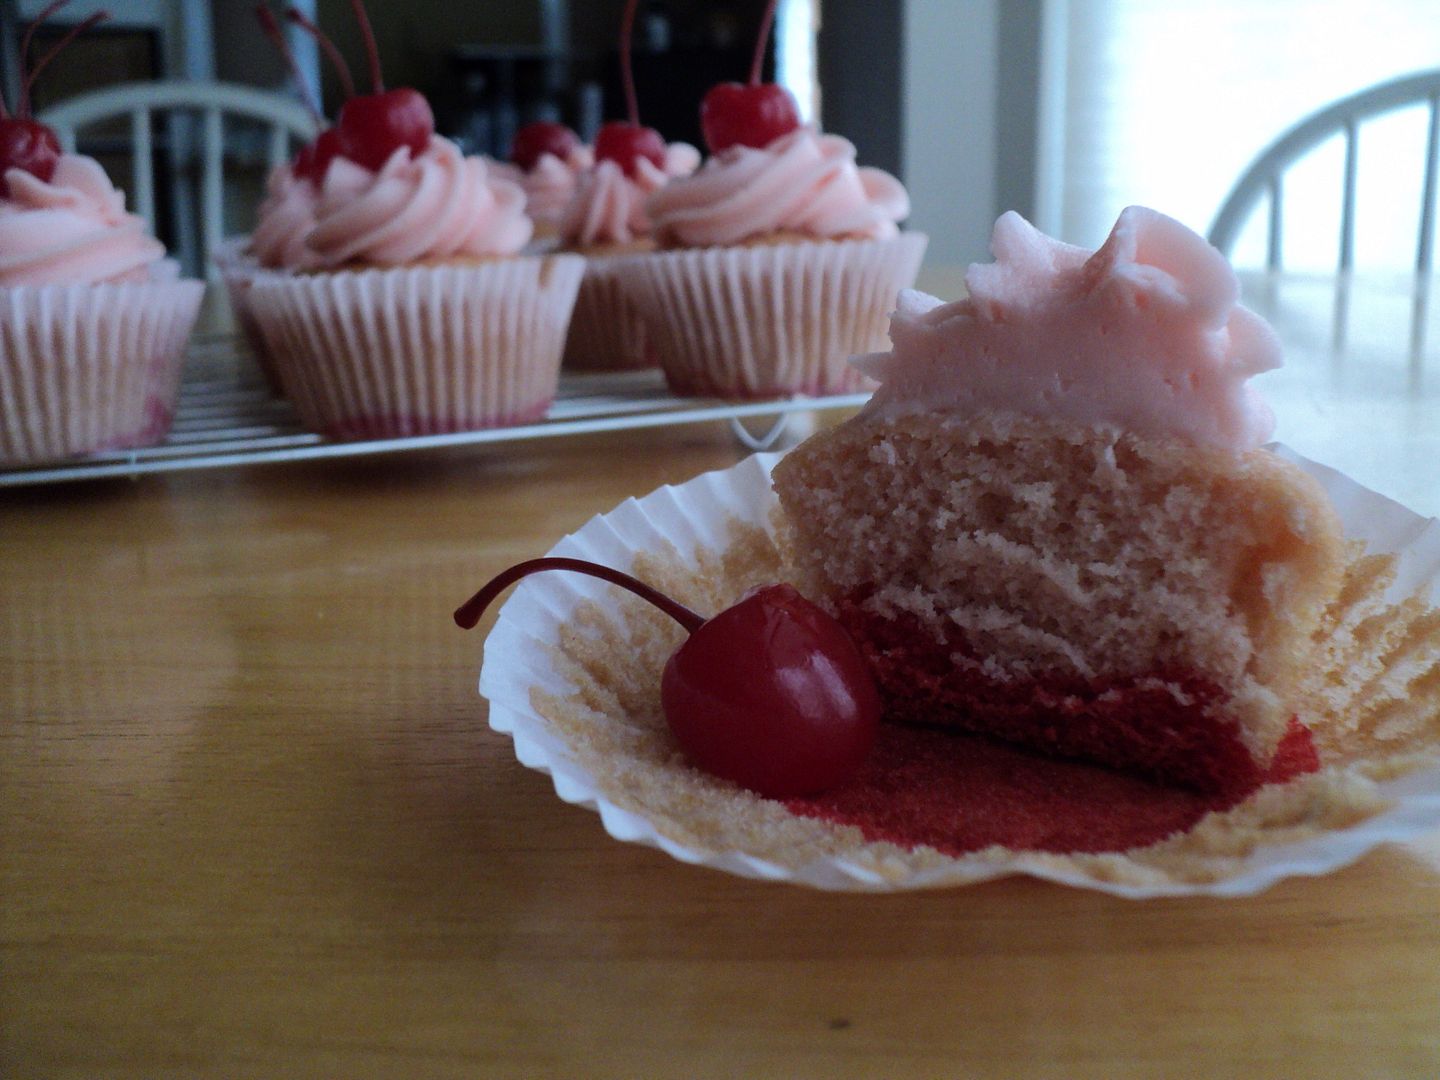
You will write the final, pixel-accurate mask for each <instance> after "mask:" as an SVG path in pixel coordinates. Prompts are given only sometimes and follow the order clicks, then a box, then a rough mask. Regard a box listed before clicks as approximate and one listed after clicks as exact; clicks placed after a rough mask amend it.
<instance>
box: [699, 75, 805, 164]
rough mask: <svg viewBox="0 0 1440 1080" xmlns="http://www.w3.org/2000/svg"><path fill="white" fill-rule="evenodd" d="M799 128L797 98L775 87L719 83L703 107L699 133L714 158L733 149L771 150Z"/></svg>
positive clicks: (701, 104) (768, 84) (705, 99)
mask: <svg viewBox="0 0 1440 1080" xmlns="http://www.w3.org/2000/svg"><path fill="white" fill-rule="evenodd" d="M799 126H800V107H799V106H798V105H797V104H796V103H795V97H794V95H792V94H791V93H790V91H789V90H786V89H785V88H784V87H783V86H780V85H778V84H776V83H755V84H751V85H746V84H744V83H734V82H731V83H720V84H719V85H718V86H712V87H711V88H710V90H709V91H708V92H707V93H706V95H705V97H704V99H703V100H702V101H701V103H700V130H701V131H702V132H703V133H704V135H705V145H706V146H708V147H709V148H710V152H711V153H712V154H718V153H719V152H720V151H722V150H726V149H728V148H729V147H732V146H753V147H754V148H756V149H757V150H759V149H763V148H764V147H766V146H769V145H770V144H771V143H772V142H774V141H775V140H776V139H778V138H780V136H782V135H788V134H790V132H792V131H794V130H795V129H797V128H798V127H799Z"/></svg>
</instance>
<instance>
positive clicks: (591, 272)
mask: <svg viewBox="0 0 1440 1080" xmlns="http://www.w3.org/2000/svg"><path fill="white" fill-rule="evenodd" d="M644 257H645V256H634V255H599V256H597V255H587V256H586V257H585V277H584V278H583V279H582V280H581V282H580V292H579V294H578V295H577V296H576V298H575V312H574V314H573V315H572V316H571V317H570V333H569V336H568V337H567V338H566V339H565V367H566V368H569V369H570V370H572V371H635V370H638V369H641V368H651V367H654V366H655V364H656V357H655V347H654V343H653V335H651V334H650V332H649V330H648V328H647V326H646V324H645V319H644V318H643V317H642V316H641V314H640V309H639V308H638V307H636V305H635V302H634V301H633V300H631V299H630V297H629V294H628V293H627V292H626V291H625V288H624V286H623V284H622V282H621V278H620V273H619V267H620V266H621V265H622V264H623V260H626V259H632V258H644Z"/></svg>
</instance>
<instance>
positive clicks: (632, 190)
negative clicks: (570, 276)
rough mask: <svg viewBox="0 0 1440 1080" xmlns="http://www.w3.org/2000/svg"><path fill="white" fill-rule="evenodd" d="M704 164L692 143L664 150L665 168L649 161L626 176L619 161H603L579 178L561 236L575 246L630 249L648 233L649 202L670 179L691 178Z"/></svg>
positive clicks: (639, 164)
mask: <svg viewBox="0 0 1440 1080" xmlns="http://www.w3.org/2000/svg"><path fill="white" fill-rule="evenodd" d="M699 164H700V151H699V150H696V149H695V147H693V146H691V145H690V144H689V143H671V144H670V145H669V146H667V147H666V148H665V167H664V168H663V169H660V168H656V166H655V165H654V164H653V163H652V162H651V161H650V160H649V159H648V158H643V157H642V158H640V159H638V160H637V161H636V163H635V175H634V176H633V177H632V176H626V175H625V170H624V169H622V168H621V167H620V166H619V165H618V164H617V163H616V162H613V161H601V162H598V163H597V164H596V165H595V167H594V168H592V169H588V170H586V171H585V172H583V173H581V174H580V178H579V180H577V181H576V185H575V194H574V196H573V197H572V198H571V199H570V202H569V204H568V205H567V206H566V208H565V213H564V215H563V216H562V217H561V219H560V237H561V239H562V240H564V241H565V243H567V244H569V245H571V246H573V247H590V246H593V245H596V244H629V243H632V242H633V241H635V240H639V239H642V238H644V237H646V236H648V235H649V234H650V217H649V215H648V214H646V212H645V201H646V199H648V198H649V197H650V196H651V195H652V194H654V193H655V192H657V191H659V190H660V189H661V188H662V187H664V186H665V185H666V183H668V182H669V181H670V180H672V179H674V178H676V177H681V176H689V175H690V174H691V173H693V172H694V171H695V169H696V167H697V166H698V165H699Z"/></svg>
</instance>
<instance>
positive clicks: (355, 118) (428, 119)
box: [335, 86, 435, 171]
mask: <svg viewBox="0 0 1440 1080" xmlns="http://www.w3.org/2000/svg"><path fill="white" fill-rule="evenodd" d="M335 127H336V130H337V131H338V132H339V141H340V153H342V154H344V155H345V156H346V157H347V158H349V159H350V160H351V161H354V162H357V163H359V164H361V165H363V166H365V168H367V169H370V170H371V171H374V170H376V169H379V168H380V166H381V165H384V164H385V162H386V161H387V160H388V159H389V157H390V155H391V154H393V153H394V152H395V151H396V150H398V149H399V148H400V147H402V146H408V147H409V148H410V154H411V156H412V157H418V156H419V155H421V154H423V153H424V152H425V148H426V147H428V146H429V145H430V137H431V136H432V135H434V134H435V114H434V113H433V112H431V111H430V103H429V102H428V101H426V100H425V98H424V95H422V94H421V93H420V92H419V91H418V90H412V89H410V88H409V87H405V86H402V87H398V88H397V89H394V90H385V91H383V92H381V93H376V94H364V95H361V96H359V97H352V98H351V99H350V100H349V101H347V102H345V104H344V105H342V106H341V107H340V116H339V117H338V119H337V120H336V122H335Z"/></svg>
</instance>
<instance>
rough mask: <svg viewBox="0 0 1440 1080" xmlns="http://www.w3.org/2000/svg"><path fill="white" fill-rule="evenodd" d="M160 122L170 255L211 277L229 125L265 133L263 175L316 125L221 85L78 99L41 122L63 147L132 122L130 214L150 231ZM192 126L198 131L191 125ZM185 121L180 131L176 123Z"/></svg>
mask: <svg viewBox="0 0 1440 1080" xmlns="http://www.w3.org/2000/svg"><path fill="white" fill-rule="evenodd" d="M157 114H159V115H162V116H163V117H165V120H166V127H165V138H164V143H163V148H164V149H165V150H166V155H165V160H168V162H169V167H170V172H171V181H172V182H171V189H172V190H173V191H174V193H175V198H174V205H175V215H174V216H175V225H176V231H177V236H176V250H175V252H174V254H175V255H176V256H177V257H178V258H179V259H180V261H181V263H182V265H184V266H186V267H187V268H188V269H189V270H191V271H192V272H196V271H198V272H203V273H206V274H207V275H208V276H211V277H212V278H213V277H214V276H215V270H214V267H213V266H212V265H211V261H210V255H211V253H212V252H214V250H215V249H216V247H217V246H218V245H219V244H220V241H221V240H222V239H224V213H223V211H224V170H225V161H226V157H227V139H226V135H227V133H226V123H225V120H226V118H227V117H237V118H244V119H246V120H249V121H251V122H258V123H259V124H260V125H261V126H262V127H264V129H265V130H266V133H267V136H266V143H265V149H264V162H265V165H266V167H267V168H273V167H274V166H276V165H279V164H281V163H282V162H284V161H287V160H288V159H289V158H290V156H291V151H292V147H293V145H294V144H297V143H303V142H306V141H308V140H309V139H311V138H312V137H313V136H314V134H315V122H314V120H313V119H312V118H311V117H310V114H309V113H308V112H306V110H305V109H304V107H303V106H301V105H300V104H299V103H297V102H295V101H293V100H292V99H290V98H287V97H282V96H281V95H279V94H275V93H271V92H269V91H265V90H257V89H255V88H253V87H248V86H237V85H234V84H230V83H219V82H179V81H175V82H152V83H128V84H122V85H120V86H115V87H110V88H108V89H106V90H101V91H97V92H95V93H91V94H82V95H80V96H79V97H75V98H71V99H70V100H68V101H64V102H61V103H60V104H59V105H56V106H54V107H52V108H50V109H47V110H46V111H45V112H44V113H43V114H42V115H41V117H40V119H41V121H42V122H44V123H45V124H48V125H49V126H50V127H52V128H54V129H55V132H56V134H57V135H59V137H60V142H61V145H62V146H63V147H64V148H65V149H66V150H69V151H73V150H74V149H75V147H76V141H77V133H79V132H81V131H83V130H84V129H86V128H89V127H91V126H93V125H96V124H99V123H102V122H104V121H107V120H113V119H115V118H117V117H128V118H129V121H130V126H129V138H128V146H127V152H128V153H129V155H130V160H131V180H130V187H129V191H128V196H129V200H130V207H131V208H132V209H133V210H134V211H135V212H136V213H138V214H139V215H140V216H141V217H143V218H144V219H145V221H146V223H147V224H148V225H149V226H150V228H151V229H152V230H153V229H154V228H155V190H156V185H155V171H154V170H155V161H156V154H155V149H156V140H155V133H154V127H153V120H152V117H154V116H155V115H157ZM197 118H198V121H199V122H198V124H197V123H195V120H196V119H197ZM182 120H183V121H184V122H183V123H180V122H178V121H182ZM197 159H198V162H199V169H200V197H199V206H200V219H199V222H198V228H197V226H196V223H195V221H194V214H193V211H192V209H191V208H192V207H193V205H194V203H193V184H192V182H191V181H190V177H189V174H190V170H191V166H192V165H193V163H194V162H195V161H196V160H197Z"/></svg>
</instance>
